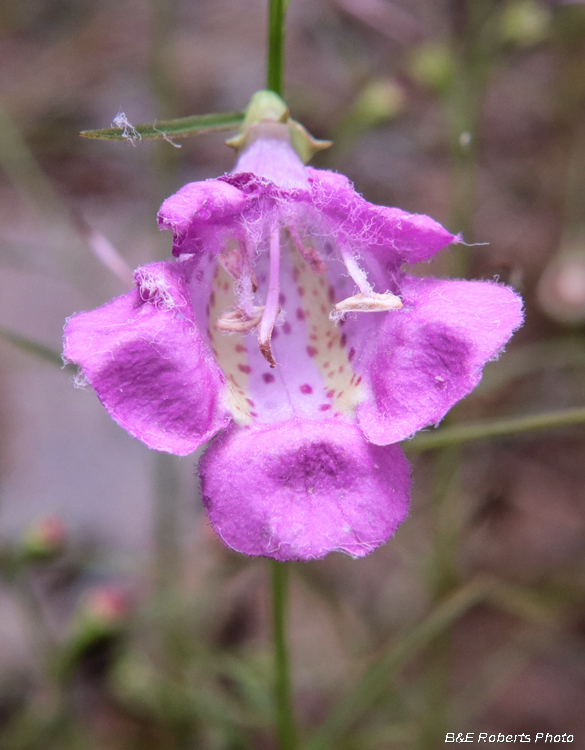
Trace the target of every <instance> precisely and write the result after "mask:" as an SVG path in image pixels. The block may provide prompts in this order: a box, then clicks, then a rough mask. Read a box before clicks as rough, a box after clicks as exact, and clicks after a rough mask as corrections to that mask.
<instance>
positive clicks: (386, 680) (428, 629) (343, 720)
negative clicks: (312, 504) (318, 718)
mask: <svg viewBox="0 0 585 750" xmlns="http://www.w3.org/2000/svg"><path fill="white" fill-rule="evenodd" d="M493 588H494V583H493V582H492V581H490V580H477V581H472V582H471V583H468V584H467V585H466V586H464V587H462V588H461V589H459V590H458V591H455V592H454V593H453V594H451V595H450V596H449V597H448V598H447V599H445V600H444V601H442V602H441V603H440V604H438V605H437V606H436V608H435V609H434V610H433V612H432V613H431V614H430V615H429V616H428V618H427V619H426V620H423V622H421V623H419V624H418V625H415V626H414V627H412V628H410V629H409V630H408V631H407V632H406V633H404V635H402V636H401V637H399V638H398V640H397V641H395V642H394V643H393V644H392V646H391V647H390V648H389V649H388V650H387V651H386V652H382V653H381V654H380V655H379V656H378V658H377V659H376V660H375V661H374V662H373V663H372V665H371V666H370V668H369V669H368V670H367V671H366V672H365V673H364V675H363V677H362V678H361V680H360V681H359V682H358V684H357V686H356V687H355V688H354V690H352V691H351V692H350V693H349V694H348V695H346V696H345V697H344V698H342V699H341V700H340V701H339V702H338V703H337V705H336V706H335V707H334V708H333V710H332V711H331V714H330V715H329V716H328V717H327V719H326V720H325V722H324V723H323V724H322V725H321V726H320V727H319V729H317V731H316V732H315V734H314V735H313V736H312V737H311V738H310V740H309V742H308V743H307V744H306V745H305V750H331V748H335V747H339V746H340V742H341V740H342V738H343V737H344V735H345V734H346V732H348V731H349V730H350V729H351V727H352V726H353V724H355V723H356V722H357V721H358V720H359V719H360V718H361V717H362V716H363V715H364V714H365V713H366V711H367V710H368V709H369V708H370V707H371V706H372V705H373V704H374V703H375V702H376V701H377V700H378V699H379V698H380V697H381V696H383V695H384V693H385V692H386V691H387V690H388V685H390V684H391V683H392V680H393V679H394V678H395V677H396V675H397V674H398V672H399V671H400V670H401V669H402V667H404V666H405V665H406V664H407V663H408V661H409V660H410V659H412V658H413V657H414V656H415V655H416V654H417V653H419V652H420V651H421V650H422V649H424V648H426V647H428V645H429V644H430V643H432V642H433V641H434V640H435V639H436V638H438V637H440V636H441V635H442V634H443V633H445V632H446V631H447V630H448V629H449V628H450V627H451V625H453V623H455V622H457V620H458V619H459V618H460V617H462V616H463V615H464V614H465V613H466V612H468V611H469V610H470V609H472V608H473V607H474V606H475V605H476V604H478V603H479V602H481V601H483V600H484V599H485V598H486V596H487V595H488V594H489V593H490V592H491V591H492V589H493Z"/></svg>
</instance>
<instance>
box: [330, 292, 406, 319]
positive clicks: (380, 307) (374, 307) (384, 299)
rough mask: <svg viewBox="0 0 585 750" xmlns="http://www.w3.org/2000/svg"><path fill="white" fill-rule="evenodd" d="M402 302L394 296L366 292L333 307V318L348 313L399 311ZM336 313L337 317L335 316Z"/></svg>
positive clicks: (388, 293) (343, 300) (387, 293)
mask: <svg viewBox="0 0 585 750" xmlns="http://www.w3.org/2000/svg"><path fill="white" fill-rule="evenodd" d="M401 307H402V300H401V299H400V297H397V296H396V295H395V294H391V293H390V292H386V294H377V293H376V292H367V293H366V294H363V293H361V292H360V294H356V295H354V296H353V297H348V298H347V299H342V300H341V302H338V303H337V304H336V305H335V306H334V310H335V312H334V313H333V316H334V317H340V316H343V315H345V314H346V313H349V312H388V311H389V310H400V308H401ZM336 313H337V315H336Z"/></svg>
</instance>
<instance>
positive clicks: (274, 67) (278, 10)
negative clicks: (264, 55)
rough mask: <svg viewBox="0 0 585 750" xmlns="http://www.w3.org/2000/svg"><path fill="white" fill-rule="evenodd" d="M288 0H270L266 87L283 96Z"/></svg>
mask: <svg viewBox="0 0 585 750" xmlns="http://www.w3.org/2000/svg"><path fill="white" fill-rule="evenodd" d="M287 5H288V2H287V0H270V4H269V8H268V59H267V69H266V81H267V85H266V88H268V89H270V90H271V91H274V92H275V93H277V94H278V95H279V96H282V91H283V83H282V81H283V72H284V17H285V14H286V8H287Z"/></svg>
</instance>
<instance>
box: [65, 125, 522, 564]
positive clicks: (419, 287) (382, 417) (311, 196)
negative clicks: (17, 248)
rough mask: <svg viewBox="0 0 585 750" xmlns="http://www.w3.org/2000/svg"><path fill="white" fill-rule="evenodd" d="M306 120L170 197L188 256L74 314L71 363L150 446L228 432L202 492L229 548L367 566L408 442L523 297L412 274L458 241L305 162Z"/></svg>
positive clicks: (488, 348) (403, 509)
mask: <svg viewBox="0 0 585 750" xmlns="http://www.w3.org/2000/svg"><path fill="white" fill-rule="evenodd" d="M294 127H298V126H294V125H293V124H291V123H290V122H288V123H283V122H275V121H269V122H267V121H261V122H257V123H256V124H253V125H251V126H249V127H248V128H247V129H246V130H245V133H244V136H242V139H241V140H242V142H243V143H242V150H241V153H240V156H239V160H238V162H237V164H236V167H235V169H234V172H233V173H231V174H228V175H225V176H223V177H220V178H219V179H214V180H207V181H205V182H195V183H191V184H188V185H186V186H185V187H183V188H182V189H181V190H179V192H178V193H176V194H175V195H173V196H172V197H171V198H169V199H168V200H166V201H165V203H164V204H163V205H162V208H161V210H160V214H159V223H160V226H161V227H162V228H163V229H170V230H171V231H172V232H173V239H174V244H173V254H174V255H175V256H176V258H177V259H176V260H175V261H164V262H159V263H152V264H150V265H147V266H143V267H142V268H139V269H138V270H137V271H136V273H135V280H136V289H135V290H134V291H132V292H130V293H129V294H126V295H124V296H122V297H118V298H117V299H114V300H113V301H111V302H110V303H108V304H106V305H105V306H103V307H101V308H99V309H97V310H94V311H92V312H85V313H81V314H79V315H76V316H74V317H73V318H71V319H70V320H69V321H68V323H67V326H66V330H65V357H66V358H67V360H69V361H71V362H75V363H77V364H78V365H79V366H80V367H81V368H82V370H83V373H84V375H85V378H86V379H87V381H88V382H89V383H90V384H91V386H92V387H93V388H94V390H95V391H96V393H97V395H98V397H99V398H100V400H101V401H102V403H103V404H104V406H105V407H106V409H107V410H108V412H109V413H110V415H111V416H112V417H113V418H114V419H115V420H116V421H117V422H118V423H119V424H120V425H121V426H122V427H124V429H126V430H127V431H128V432H129V433H130V434H131V435H134V436H135V437H137V438H139V439H140V440H142V441H143V442H144V443H146V445H148V446H149V447H150V448H154V449H156V450H161V451H168V452H170V453H175V454H178V455H185V454H187V453H190V452H192V451H194V450H195V449H197V448H198V447H199V446H201V445H203V444H204V443H205V442H207V441H208V440H210V439H211V438H213V437H214V436H217V437H215V439H214V441H213V442H212V443H211V445H210V446H209V447H208V449H207V451H206V453H205V454H204V456H203V458H202V459H201V463H200V472H201V481H202V491H203V498H204V502H205V505H206V507H207V510H208V513H209V517H210V520H211V523H212V525H213V528H214V529H215V531H216V532H217V533H218V534H219V536H220V537H221V538H222V540H223V541H224V542H225V544H227V545H228V546H229V547H232V548H233V549H235V550H238V551H240V552H243V553H245V554H248V555H264V556H268V557H273V558H275V559H277V560H308V559H312V558H319V557H323V556H324V555H326V554H327V553H328V552H331V551H333V550H338V551H343V552H346V553H348V554H350V555H352V556H354V557H361V556H364V555H366V554H368V553H369V552H371V551H372V550H373V549H375V548H376V547H378V546H379V545H380V544H383V543H384V542H385V541H386V540H387V539H388V538H389V537H390V536H391V535H392V534H393V533H394V531H395V530H396V528H397V527H398V525H399V524H400V523H401V522H402V521H403V520H404V518H405V516H406V514H407V509H408V501H409V484H410V479H409V469H408V465H407V462H406V459H405V458H404V456H403V453H402V451H401V450H400V448H399V447H398V445H396V443H398V442H399V441H400V440H404V439H406V438H408V437H410V436H411V435H413V433H415V432H416V431H417V430H420V429H421V428H423V427H426V426H428V425H432V424H436V423H438V422H439V421H440V420H441V418H442V417H443V416H444V414H445V413H446V412H447V411H448V410H449V409H450V408H451V406H452V405H453V404H454V403H455V402H456V401H458V400H459V399H461V398H462V397H463V396H465V395H466V394H467V393H469V392H470V391H471V390H472V389H473V388H474V387H475V386H476V385H477V383H478V382H479V380H480V378H481V370H482V368H483V366H484V364H485V363H486V362H487V361H488V360H490V359H493V358H494V357H495V356H496V355H497V354H498V352H499V351H500V350H501V348H502V347H503V345H504V344H505V343H506V341H507V340H508V338H509V337H510V335H511V333H512V331H513V330H514V329H516V328H517V327H518V326H519V325H520V324H521V321H522V303H521V300H520V298H519V297H518V296H517V295H516V294H515V293H514V292H513V291H512V290H511V289H510V288H508V287H505V286H502V285H499V284H495V283H491V282H483V281H461V280H442V279H433V278H419V277H415V276H411V275H408V274H407V273H406V272H405V271H404V270H403V265H404V264H405V263H416V262H418V261H424V260H428V259H429V258H431V257H432V256H433V255H435V254H436V253H437V252H438V251H439V250H440V249H441V248H443V247H445V246H446V245H448V244H449V243H451V242H453V241H454V240H456V238H455V237H453V235H451V234H450V233H449V232H447V231H446V230H445V229H444V228H443V227H441V226H440V225H439V224H437V223H436V222H435V221H433V220H432V219H430V218H428V217H427V216H420V215H412V214H408V213H405V212H404V211H401V210H399V209H396V208H386V207H382V206H374V205H372V204H370V203H368V202H367V201H365V200H364V199H363V198H362V197H361V196H359V195H358V194H357V193H356V192H355V191H354V189H353V187H352V185H351V183H350V182H349V181H348V180H347V179H346V178H345V177H343V176H342V175H339V174H336V173H333V172H327V171H322V170H316V169H311V168H308V167H305V166H304V165H303V163H302V162H301V160H300V158H299V157H298V156H297V152H296V151H295V149H294V148H293V147H292V146H291V138H292V139H293V142H294V138H295V137H296V135H298V132H297V131H295V130H294Z"/></svg>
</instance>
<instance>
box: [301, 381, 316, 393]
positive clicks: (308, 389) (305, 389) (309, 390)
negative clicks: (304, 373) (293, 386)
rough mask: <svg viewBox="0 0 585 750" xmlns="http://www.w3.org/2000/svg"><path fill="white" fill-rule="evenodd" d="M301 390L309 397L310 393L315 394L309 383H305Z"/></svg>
mask: <svg viewBox="0 0 585 750" xmlns="http://www.w3.org/2000/svg"><path fill="white" fill-rule="evenodd" d="M299 390H300V392H301V393H306V394H307V395H308V394H309V393H313V389H312V388H311V386H310V385H309V384H308V383H303V385H302V386H301V387H300V389H299Z"/></svg>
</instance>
